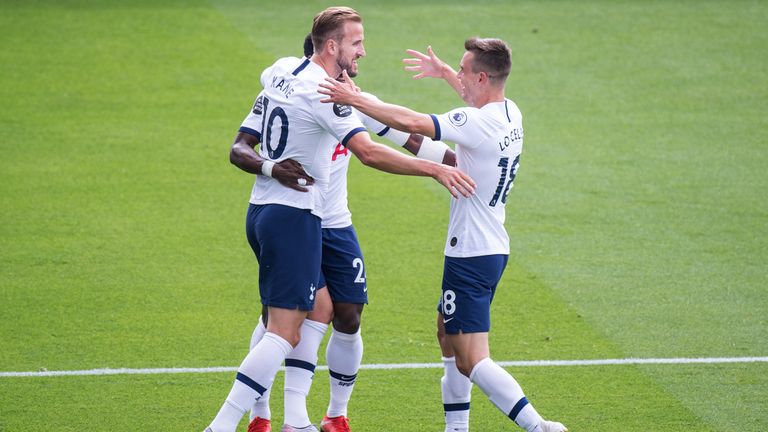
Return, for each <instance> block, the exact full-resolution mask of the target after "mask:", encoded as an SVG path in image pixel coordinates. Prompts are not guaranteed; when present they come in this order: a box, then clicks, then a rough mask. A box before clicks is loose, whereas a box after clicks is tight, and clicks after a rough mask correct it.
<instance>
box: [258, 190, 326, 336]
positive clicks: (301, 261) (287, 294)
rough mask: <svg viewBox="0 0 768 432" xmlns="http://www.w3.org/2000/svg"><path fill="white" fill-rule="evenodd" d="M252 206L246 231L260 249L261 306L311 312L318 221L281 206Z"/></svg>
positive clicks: (319, 240)
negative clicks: (251, 215) (251, 213)
mask: <svg viewBox="0 0 768 432" xmlns="http://www.w3.org/2000/svg"><path fill="white" fill-rule="evenodd" d="M255 207H257V208H256V209H255V211H254V212H253V217H252V220H250V221H249V224H250V225H251V228H250V229H249V231H250V230H252V232H253V239H254V241H255V242H256V246H257V248H258V250H259V254H258V255H257V256H258V258H259V293H260V295H261V302H262V304H264V305H267V306H271V307H279V308H284V309H301V310H304V311H309V310H312V307H313V305H314V300H315V294H316V291H317V288H318V279H319V275H320V261H321V255H322V233H321V231H320V219H319V218H318V217H317V216H314V215H312V214H311V213H310V212H309V211H308V210H304V209H297V208H293V207H288V206H283V205H277V204H268V205H263V206H255ZM255 250H256V249H254V251H255ZM270 315H271V311H270ZM271 318H272V317H271V316H270V320H269V321H271Z"/></svg>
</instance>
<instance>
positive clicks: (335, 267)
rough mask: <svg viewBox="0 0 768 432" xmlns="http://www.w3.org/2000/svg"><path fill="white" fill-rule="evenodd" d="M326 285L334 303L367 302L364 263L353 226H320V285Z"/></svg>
mask: <svg viewBox="0 0 768 432" xmlns="http://www.w3.org/2000/svg"><path fill="white" fill-rule="evenodd" d="M326 285H327V286H328V293H329V294H330V295H331V300H333V302H334V303H339V302H340V303H355V304H367V303H368V286H367V285H366V284H365V264H364V263H363V252H362V251H361V250H360V242H358V241H357V234H356V233H355V228H354V227H353V226H352V225H350V226H348V227H345V228H323V263H322V272H321V274H320V287H323V286H326Z"/></svg>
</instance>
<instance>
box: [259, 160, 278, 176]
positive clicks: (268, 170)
mask: <svg viewBox="0 0 768 432" xmlns="http://www.w3.org/2000/svg"><path fill="white" fill-rule="evenodd" d="M274 167H275V163H274V162H272V161H268V160H265V161H263V162H262V163H261V175H265V176H267V177H272V168H274Z"/></svg>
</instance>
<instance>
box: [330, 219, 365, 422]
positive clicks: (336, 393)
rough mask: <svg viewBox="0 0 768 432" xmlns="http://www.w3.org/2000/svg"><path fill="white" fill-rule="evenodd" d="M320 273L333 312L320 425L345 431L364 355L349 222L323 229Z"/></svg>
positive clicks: (359, 261) (360, 272)
mask: <svg viewBox="0 0 768 432" xmlns="http://www.w3.org/2000/svg"><path fill="white" fill-rule="evenodd" d="M323 275H324V276H325V278H326V282H327V285H328V290H329V292H330V294H331V298H332V299H333V309H334V315H333V333H331V337H330V339H329V340H328V346H327V349H326V361H327V362H328V373H329V374H330V380H329V382H330V393H331V394H330V402H329V404H328V410H327V411H326V415H325V417H324V418H323V420H322V422H321V429H322V430H323V431H324V432H347V431H349V430H350V428H349V420H348V418H347V406H348V404H349V400H350V398H351V396H352V391H353V389H354V385H355V382H356V380H357V373H358V371H359V369H360V363H361V362H362V359H363V339H362V337H361V332H360V322H361V319H362V313H363V308H364V306H365V304H366V303H368V288H367V285H366V280H365V265H364V263H363V257H362V251H361V250H360V244H359V242H358V240H357V234H356V233H355V230H354V228H353V227H352V226H349V227H346V228H341V229H324V230H323Z"/></svg>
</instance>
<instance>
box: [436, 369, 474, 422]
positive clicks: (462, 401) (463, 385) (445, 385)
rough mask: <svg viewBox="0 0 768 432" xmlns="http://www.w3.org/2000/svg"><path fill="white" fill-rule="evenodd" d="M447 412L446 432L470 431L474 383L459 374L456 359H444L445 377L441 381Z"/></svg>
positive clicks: (444, 408) (444, 406) (444, 405)
mask: <svg viewBox="0 0 768 432" xmlns="http://www.w3.org/2000/svg"><path fill="white" fill-rule="evenodd" d="M440 388H441V390H442V394H443V410H444V411H445V430H447V431H464V430H469V401H470V399H471V397H472V381H470V380H469V378H467V377H465V376H464V375H462V374H461V372H459V369H458V368H457V367H456V357H443V377H442V378H441V379H440Z"/></svg>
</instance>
